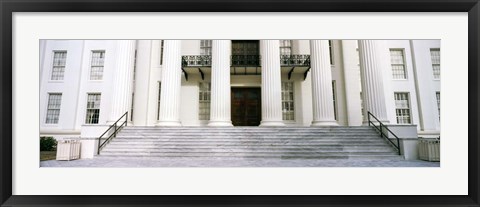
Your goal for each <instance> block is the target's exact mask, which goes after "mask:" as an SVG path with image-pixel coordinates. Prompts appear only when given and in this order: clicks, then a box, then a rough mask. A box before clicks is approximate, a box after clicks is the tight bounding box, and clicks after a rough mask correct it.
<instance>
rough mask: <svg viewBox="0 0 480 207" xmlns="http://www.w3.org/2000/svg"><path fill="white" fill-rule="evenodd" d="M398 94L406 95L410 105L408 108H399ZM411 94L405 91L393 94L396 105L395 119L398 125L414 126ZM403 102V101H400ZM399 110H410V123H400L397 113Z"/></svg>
mask: <svg viewBox="0 0 480 207" xmlns="http://www.w3.org/2000/svg"><path fill="white" fill-rule="evenodd" d="M397 94H406V98H407V99H406V101H407V104H408V107H407V108H398V107H397V96H396V95H397ZM410 97H411V96H410V92H405V91H398V92H394V93H393V98H394V103H395V119H396V121H397V124H399V125H411V124H413V115H412V103H411V98H410ZM398 101H401V100H398ZM397 110H408V121H409V122H408V123H399V116H398V113H397Z"/></svg>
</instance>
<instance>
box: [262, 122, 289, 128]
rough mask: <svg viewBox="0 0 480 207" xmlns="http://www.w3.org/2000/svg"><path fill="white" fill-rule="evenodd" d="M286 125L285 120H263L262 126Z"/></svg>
mask: <svg viewBox="0 0 480 207" xmlns="http://www.w3.org/2000/svg"><path fill="white" fill-rule="evenodd" d="M270 126H285V124H284V123H283V121H261V122H260V127H270Z"/></svg>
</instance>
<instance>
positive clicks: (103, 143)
mask: <svg viewBox="0 0 480 207" xmlns="http://www.w3.org/2000/svg"><path fill="white" fill-rule="evenodd" d="M123 117H125V121H124V122H123V123H122V124H121V125H120V126H117V123H118V122H119V121H120V120H121V119H122V118H123ZM127 121H128V111H127V112H125V113H124V114H123V115H122V116H121V117H120V118H119V119H118V120H117V121H116V122H115V123H113V124H112V125H110V127H108V129H107V130H105V132H103V134H102V135H100V137H98V151H97V154H98V155H99V154H100V151H101V150H102V149H103V147H105V145H106V144H107V143H108V142H110V140H111V139H113V138H114V137H116V136H117V133H118V131H120V130H121V129H122V128H123V127H126V126H127ZM112 128H113V129H114V130H113V133H112V134H110V136H108V137H107V139H105V141H103V142H102V137H103V136H104V135H105V134H107V133H108V132H109V131H110V129H112Z"/></svg>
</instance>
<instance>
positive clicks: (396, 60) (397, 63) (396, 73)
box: [390, 49, 407, 79]
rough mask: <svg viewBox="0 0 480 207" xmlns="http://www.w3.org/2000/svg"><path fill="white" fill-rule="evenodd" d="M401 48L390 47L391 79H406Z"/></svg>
mask: <svg viewBox="0 0 480 207" xmlns="http://www.w3.org/2000/svg"><path fill="white" fill-rule="evenodd" d="M404 60H405V59H404V55H403V50H402V49H390V63H391V65H392V76H393V79H407V73H406V70H405V61H404Z"/></svg>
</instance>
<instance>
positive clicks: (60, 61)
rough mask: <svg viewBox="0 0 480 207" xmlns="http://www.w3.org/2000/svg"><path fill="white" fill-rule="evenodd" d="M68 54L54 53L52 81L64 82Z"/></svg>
mask: <svg viewBox="0 0 480 207" xmlns="http://www.w3.org/2000/svg"><path fill="white" fill-rule="evenodd" d="M66 60H67V52H54V54H53V67H52V77H51V80H63V76H64V72H65V64H66Z"/></svg>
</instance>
